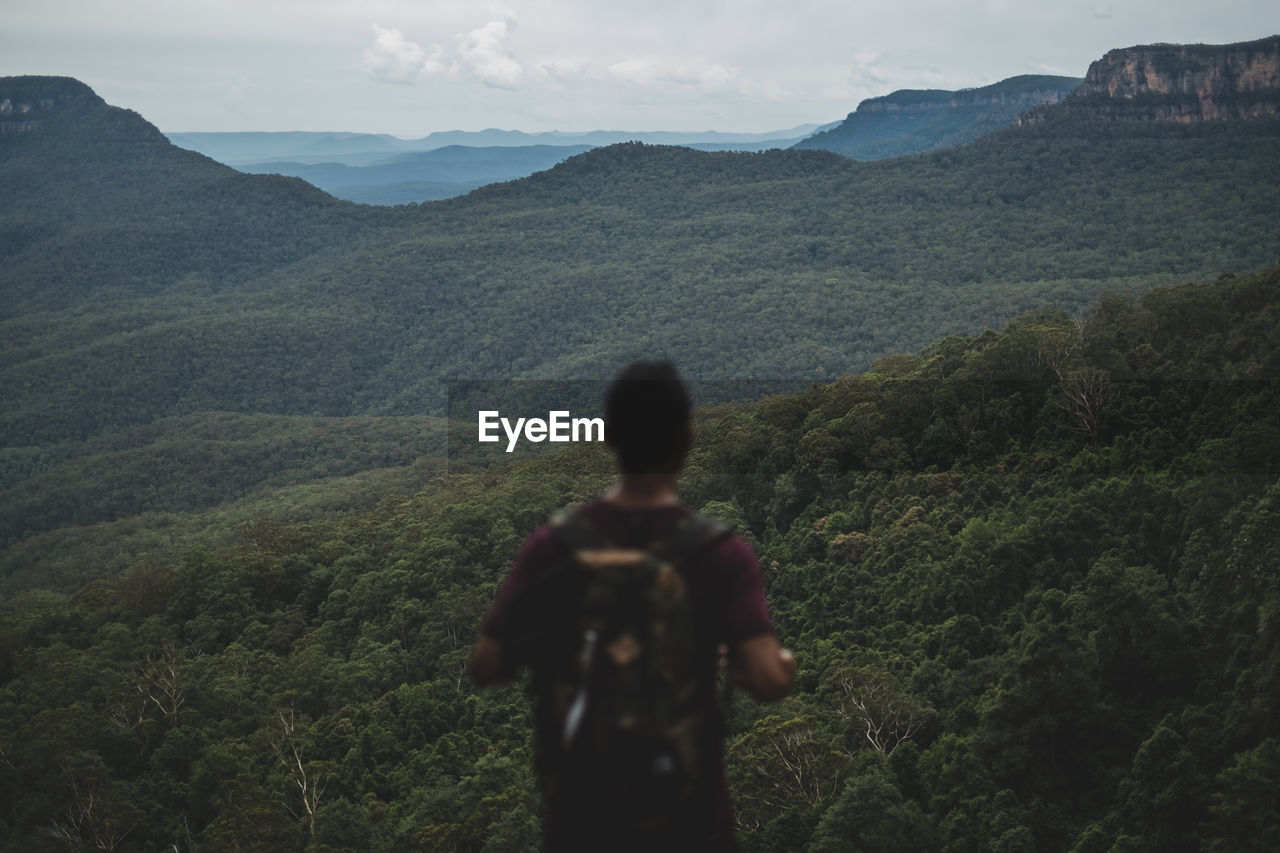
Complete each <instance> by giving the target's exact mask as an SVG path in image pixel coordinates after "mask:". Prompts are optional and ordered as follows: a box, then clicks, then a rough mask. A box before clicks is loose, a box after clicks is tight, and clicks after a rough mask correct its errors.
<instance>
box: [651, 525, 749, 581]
mask: <svg viewBox="0 0 1280 853" xmlns="http://www.w3.org/2000/svg"><path fill="white" fill-rule="evenodd" d="M731 533H733V528H731V527H730V526H729V525H727V524H725V523H724V522H723V521H717V520H715V519H713V518H708V517H707V516H705V515H701V514H699V513H696V512H691V513H689V515H687V516H685V517H684V518H682V519H681V520H680V521H679V522H678V523H677V524H676V526H675V529H673V530H672V531H671V532H670V533H668V534H667V536H666V538H664V539H663V540H661V541H660V542H658V543H657V545H656V546H654V548H653V552H654V554H655V555H656V556H658V557H660V558H662V559H664V560H666V561H668V562H669V563H671V565H672V566H674V567H675V568H677V569H679V568H681V567H682V566H683V565H684V564H686V563H687V562H688V561H689V560H691V559H692V558H693V557H695V556H697V555H698V554H700V553H701V552H702V551H705V550H706V549H707V548H710V547H711V546H712V545H715V544H716V543H718V542H720V541H721V540H723V539H725V538H727V537H728V536H729V535H730V534H731Z"/></svg>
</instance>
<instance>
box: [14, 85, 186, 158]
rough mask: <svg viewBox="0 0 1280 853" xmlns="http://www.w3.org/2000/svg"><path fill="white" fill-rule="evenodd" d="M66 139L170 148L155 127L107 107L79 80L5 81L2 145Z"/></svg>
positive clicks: (127, 112)
mask: <svg viewBox="0 0 1280 853" xmlns="http://www.w3.org/2000/svg"><path fill="white" fill-rule="evenodd" d="M62 139H74V140H75V141H76V142H80V143H84V142H94V141H102V140H104V139H110V140H111V141H112V142H121V141H124V142H142V143H147V144H164V145H167V144H168V141H167V140H166V139H165V138H164V135H163V134H161V133H160V131H159V130H158V129H156V127H155V126H154V125H152V124H151V123H150V122H148V121H146V120H145V119H143V118H142V117H141V116H139V115H138V114H137V113H135V112H133V111H132V110H124V109H120V108H119V107H112V106H108V105H107V103H106V102H105V101H104V100H102V98H100V97H99V96H98V95H97V94H96V93H95V92H94V91H93V90H92V89H90V88H89V87H88V86H86V85H85V84H83V83H81V82H80V81H79V80H74V79H72V78H70V77H0V143H5V142H7V143H10V144H22V143H25V142H28V141H35V140H38V141H39V142H41V143H50V142H54V141H59V140H62Z"/></svg>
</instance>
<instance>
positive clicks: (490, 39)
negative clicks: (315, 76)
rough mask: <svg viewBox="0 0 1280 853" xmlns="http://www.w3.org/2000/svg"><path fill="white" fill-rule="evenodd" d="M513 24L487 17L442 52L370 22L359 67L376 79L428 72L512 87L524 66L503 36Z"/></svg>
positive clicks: (406, 78)
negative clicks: (370, 41)
mask: <svg viewBox="0 0 1280 853" xmlns="http://www.w3.org/2000/svg"><path fill="white" fill-rule="evenodd" d="M513 29H514V26H513V25H512V24H511V23H510V22H508V21H491V22H490V23H488V24H485V25H484V26H483V27H479V28H478V29H474V30H472V31H471V32H469V33H466V34H465V35H459V36H456V37H455V40H456V42H457V49H456V50H453V51H450V52H446V51H445V50H444V48H442V47H440V45H437V44H433V45H431V46H430V47H429V48H427V49H423V47H422V46H421V45H419V44H418V43H417V42H414V41H410V40H409V39H408V38H406V37H405V35H404V33H402V32H400V30H395V29H389V28H387V27H381V26H378V25H377V24H374V25H373V44H372V45H370V46H369V47H368V48H366V49H365V52H364V61H363V62H362V63H361V67H362V68H363V69H364V70H365V71H366V72H368V73H369V74H370V75H372V76H373V77H374V78H375V79H377V80H382V81H385V82H388V83H415V82H417V81H418V80H419V79H421V78H422V77H425V76H426V75H428V74H447V75H448V76H450V77H458V76H464V77H470V78H472V79H475V80H479V81H480V82H481V83H483V84H485V85H486V86H493V87H496V88H499V89H514V88H516V87H517V86H518V85H519V83H520V81H521V79H522V78H523V77H524V68H523V67H522V66H521V65H520V63H518V62H516V60H515V59H514V58H513V57H512V55H511V51H510V50H509V49H508V48H507V38H508V36H510V34H511V31H512V30H513Z"/></svg>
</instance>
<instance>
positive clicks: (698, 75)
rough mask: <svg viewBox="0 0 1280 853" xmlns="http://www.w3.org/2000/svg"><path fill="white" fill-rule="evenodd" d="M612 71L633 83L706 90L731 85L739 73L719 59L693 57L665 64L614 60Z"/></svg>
mask: <svg viewBox="0 0 1280 853" xmlns="http://www.w3.org/2000/svg"><path fill="white" fill-rule="evenodd" d="M609 73H610V74H611V75H612V76H613V77H614V78H615V79H617V80H619V81H621V82H623V83H629V84H631V85H633V86H653V85H655V84H666V85H669V86H679V87H683V88H690V89H698V90H700V91H704V92H718V91H723V90H725V89H728V88H731V87H732V86H733V85H734V84H735V82H736V80H737V77H738V73H737V69H733V68H726V67H725V66H724V65H721V64H720V63H718V62H707V61H705V60H693V61H688V62H682V63H679V64H677V65H672V66H669V67H666V68H663V67H659V65H658V64H657V63H656V62H655V61H654V60H652V59H642V58H632V59H624V60H622V61H621V62H615V63H614V64H613V65H610V66H609Z"/></svg>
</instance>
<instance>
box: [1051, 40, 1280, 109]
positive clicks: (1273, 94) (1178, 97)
mask: <svg viewBox="0 0 1280 853" xmlns="http://www.w3.org/2000/svg"><path fill="white" fill-rule="evenodd" d="M1062 107H1063V108H1064V109H1065V110H1066V111H1070V112H1077V113H1079V112H1083V113H1087V114H1088V115H1090V116H1092V117H1094V118H1136V119H1145V120H1151V121H1170V122H1178V123H1182V124H1190V123H1193V122H1201V121H1218V120H1229V119H1255V118H1276V117H1280V36H1271V37H1270V38H1265V39H1259V40H1258V41H1251V42H1241V43H1238V44H1227V45H1205V44H1153V45H1143V46H1139V47H1127V48H1122V49H1119V50H1113V51H1110V52H1109V53H1107V54H1106V55H1105V56H1103V57H1102V58H1101V59H1099V60H1097V61H1095V62H1094V63H1093V64H1092V65H1090V66H1089V71H1088V73H1087V74H1086V75H1085V78H1084V83H1083V84H1081V86H1080V88H1078V89H1077V90H1076V91H1075V92H1073V93H1072V94H1071V95H1070V96H1069V97H1068V98H1067V99H1066V100H1065V101H1064V103H1063V105H1062ZM1042 115H1043V111H1040V110H1037V111H1035V112H1033V113H1032V114H1031V115H1030V116H1029V117H1028V119H1029V120H1032V121H1034V120H1036V119H1038V118H1039V117H1041V116H1042Z"/></svg>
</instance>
